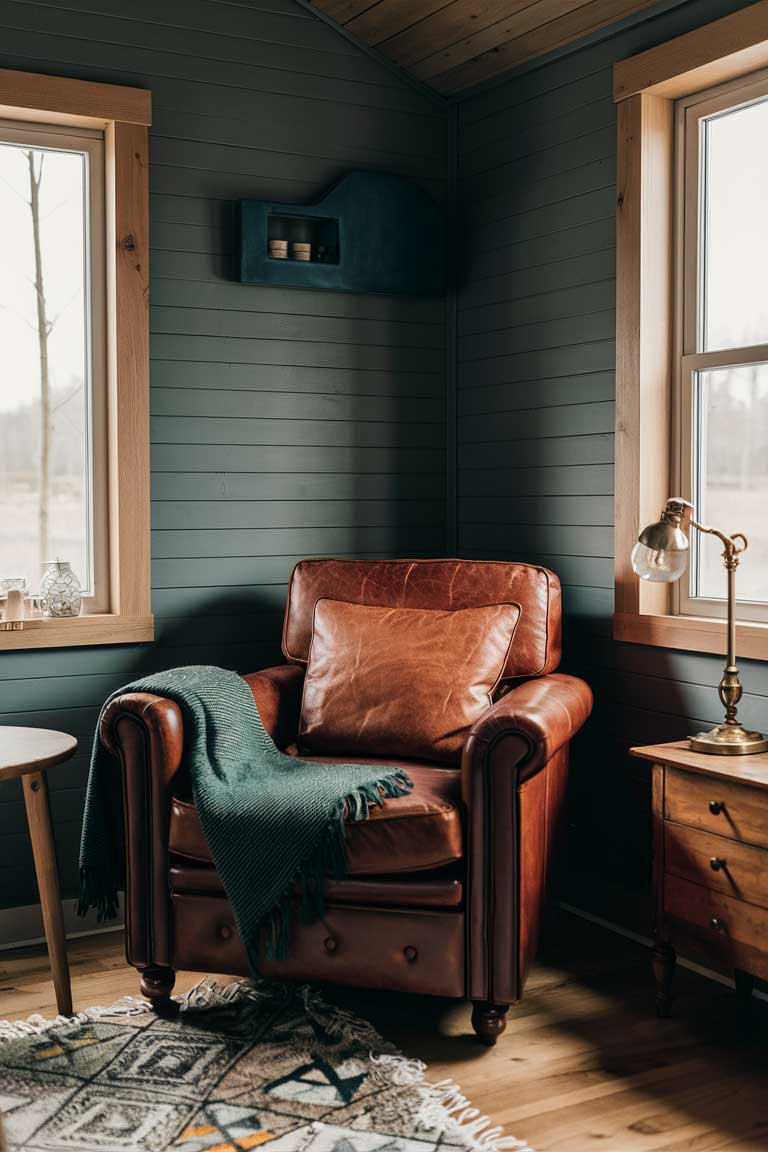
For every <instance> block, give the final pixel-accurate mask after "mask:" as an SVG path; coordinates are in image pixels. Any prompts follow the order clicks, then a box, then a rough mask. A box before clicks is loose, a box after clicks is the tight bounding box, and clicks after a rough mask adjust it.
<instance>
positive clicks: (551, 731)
mask: <svg viewBox="0 0 768 1152" xmlns="http://www.w3.org/2000/svg"><path fill="white" fill-rule="evenodd" d="M591 709H592V693H591V691H590V689H589V687H588V686H587V685H586V684H584V683H583V681H581V680H577V679H576V678H575V677H573V676H564V675H562V674H560V673H553V674H552V675H551V676H542V677H541V679H539V680H528V681H526V683H524V684H520V685H519V686H518V687H517V688H513V689H512V690H511V691H509V692H507V694H506V695H505V696H502V697H501V699H500V700H498V701H497V702H496V703H495V704H494V705H493V706H492V707H491V708H489V709H488V711H487V712H486V713H485V715H484V716H482V717H481V718H480V720H478V721H477V723H476V724H475V725H474V726H473V728H472V730H471V732H470V734H469V737H468V739H467V742H466V744H465V746H464V754H463V757H462V773H461V783H462V795H463V798H464V803H465V805H466V809H467V837H468V845H467V881H468V883H467V906H468V908H467V915H468V924H469V929H468V953H469V968H470V970H469V981H468V986H469V993H470V997H471V999H472V1000H488V1001H491V1002H494V1003H498V1004H514V1003H515V1002H516V1001H517V1000H518V999H519V998H520V996H521V994H522V989H523V984H524V981H525V974H526V972H527V970H528V967H529V965H530V962H531V959H532V957H533V956H534V954H535V951H536V942H537V939H538V933H539V925H540V920H541V914H542V909H543V904H544V898H545V894H546V893H547V891H548V890H549V889H550V887H551V878H552V876H553V868H554V863H555V860H556V855H557V852H558V850H559V846H560V843H561V841H562V840H563V839H564V834H563V833H564V819H565V800H566V787H567V773H568V749H567V744H568V741H569V740H570V739H571V737H572V736H573V735H574V734H575V733H576V732H577V731H578V729H579V728H580V727H581V725H582V724H583V723H584V721H585V720H586V719H587V717H588V716H589V713H590V711H591Z"/></svg>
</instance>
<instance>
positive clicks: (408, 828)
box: [169, 756, 463, 876]
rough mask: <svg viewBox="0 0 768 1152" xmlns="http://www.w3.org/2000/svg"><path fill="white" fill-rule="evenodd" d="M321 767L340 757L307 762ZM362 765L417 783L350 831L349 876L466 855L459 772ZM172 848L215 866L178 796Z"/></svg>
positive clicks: (412, 868)
mask: <svg viewBox="0 0 768 1152" xmlns="http://www.w3.org/2000/svg"><path fill="white" fill-rule="evenodd" d="M306 759H307V760H316V761H317V762H318V763H339V762H340V761H341V760H342V757H338V756H307V757H306ZM355 760H356V762H358V763H361V764H376V765H382V766H383V765H385V764H387V765H395V766H396V767H403V768H405V769H406V771H407V772H408V774H409V775H410V777H411V779H412V780H413V791H412V792H410V793H408V795H407V796H398V797H397V799H394V800H387V801H386V802H385V804H384V807H383V808H373V809H372V810H371V814H370V817H369V819H368V820H354V821H350V822H349V823H348V825H347V869H348V872H349V875H351V876H360V875H369V876H386V875H388V874H390V873H393V872H421V871H425V870H428V869H434V868H442V867H443V866H444V865H446V864H450V863H452V862H453V861H455V860H460V859H461V856H462V851H463V836H462V817H461V808H460V795H461V783H460V780H461V778H460V773H459V771H458V770H454V769H450V768H435V767H430V766H428V765H421V764H412V763H409V762H407V761H402V760H400V761H398V760H391V759H387V760H384V759H381V758H379V757H373V756H360V757H355ZM169 848H170V851H171V852H172V853H173V854H174V855H176V856H182V857H184V858H185V859H188V860H198V861H200V862H202V863H207V864H211V863H212V862H213V861H212V859H211V853H210V851H209V848H208V845H207V843H206V840H205V837H204V835H203V829H202V827H201V825H200V820H199V818H198V815H197V809H196V808H195V805H194V803H193V801H192V800H191V799H189V798H187V797H182V796H174V798H173V800H172V802H171V825H170V833H169Z"/></svg>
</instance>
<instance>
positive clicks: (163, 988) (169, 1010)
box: [141, 966, 179, 1016]
mask: <svg viewBox="0 0 768 1152" xmlns="http://www.w3.org/2000/svg"><path fill="white" fill-rule="evenodd" d="M175 983H176V973H175V972H174V970H173V968H161V967H159V966H158V967H156V968H143V969H142V971H141V994H142V996H145V997H146V999H147V1000H149V1002H150V1004H151V1005H152V1008H153V1010H154V1011H155V1012H157V1014H158V1016H173V1015H175V1014H176V1012H178V1010H179V1006H178V1004H177V1003H176V1001H175V1000H174V999H173V997H172V996H171V993H172V992H173V986H174V984H175Z"/></svg>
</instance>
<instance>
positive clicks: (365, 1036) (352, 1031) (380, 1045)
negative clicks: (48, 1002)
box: [0, 976, 534, 1152]
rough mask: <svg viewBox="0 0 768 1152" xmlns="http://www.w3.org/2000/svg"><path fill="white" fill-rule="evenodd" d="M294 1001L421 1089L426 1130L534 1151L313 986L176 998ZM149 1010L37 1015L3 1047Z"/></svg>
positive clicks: (492, 1148) (399, 1081) (197, 1002)
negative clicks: (55, 1030) (432, 1081)
mask: <svg viewBox="0 0 768 1152" xmlns="http://www.w3.org/2000/svg"><path fill="white" fill-rule="evenodd" d="M291 998H297V999H298V1000H299V1001H300V1002H301V1004H302V1006H303V1007H304V1008H305V1010H306V1011H307V1013H308V1014H309V1015H311V1016H314V1017H315V1019H317V1020H318V1021H319V1022H320V1023H322V1025H323V1027H324V1028H325V1029H326V1030H327V1031H328V1032H329V1033H330V1034H331V1035H334V1036H338V1038H339V1039H340V1040H341V1041H342V1042H344V1043H353V1042H355V1043H359V1044H364V1045H366V1046H370V1049H371V1050H370V1051H369V1054H368V1058H369V1060H370V1061H371V1063H372V1064H374V1065H376V1066H377V1067H378V1068H380V1069H382V1071H383V1072H384V1073H385V1074H386V1076H387V1078H388V1079H389V1080H390V1081H391V1082H392V1083H393V1084H396V1085H398V1086H402V1087H412V1088H416V1089H417V1090H418V1091H419V1092H420V1093H421V1095H422V1100H423V1103H422V1107H421V1109H420V1111H419V1115H418V1123H419V1124H420V1125H421V1126H423V1127H424V1128H426V1129H427V1130H431V1129H443V1128H447V1129H448V1131H449V1132H452V1133H453V1134H455V1135H456V1136H458V1137H460V1138H461V1140H462V1142H463V1143H465V1144H466V1143H468V1145H469V1149H470V1150H471V1152H534V1150H533V1149H532V1148H531V1147H530V1145H529V1144H527V1143H526V1142H525V1141H524V1140H517V1139H516V1138H515V1137H514V1136H505V1135H504V1131H503V1129H502V1128H501V1127H500V1126H499V1125H494V1123H493V1121H492V1120H491V1118H490V1117H489V1116H484V1115H483V1114H482V1113H481V1112H479V1111H478V1109H477V1108H473V1107H472V1105H471V1104H470V1102H469V1100H468V1099H467V1097H466V1096H464V1094H463V1092H462V1090H461V1088H460V1087H459V1085H458V1084H455V1083H454V1082H453V1081H452V1080H440V1081H439V1082H438V1083H436V1084H430V1083H429V1081H428V1080H427V1079H426V1074H427V1066H426V1064H424V1063H423V1062H422V1061H421V1060H413V1059H410V1058H409V1057H407V1056H404V1055H403V1054H402V1053H401V1052H399V1051H398V1050H397V1048H396V1047H395V1046H394V1044H391V1043H390V1042H389V1041H387V1040H385V1039H384V1038H383V1037H382V1036H381V1035H380V1034H379V1032H378V1031H377V1030H376V1029H375V1028H374V1027H373V1025H372V1024H369V1023H368V1021H367V1020H361V1019H360V1018H359V1017H358V1016H355V1015H354V1013H352V1012H350V1011H349V1010H348V1009H346V1008H339V1007H337V1006H336V1005H335V1004H330V1003H329V1002H328V1001H327V1000H325V999H324V997H323V996H322V995H321V993H319V992H318V991H317V990H316V989H315V988H313V987H311V986H310V985H301V986H296V985H292V984H281V983H278V982H267V981H264V982H262V983H255V982H253V981H250V980H233V981H231V982H230V983H228V984H219V983H218V982H217V981H216V980H213V979H211V978H210V977H207V976H206V977H203V979H202V980H199V981H198V983H197V984H195V985H194V987H193V988H190V990H189V991H188V992H184V993H182V994H181V995H178V996H175V997H174V1000H175V1001H176V1002H177V1003H178V1005H179V1007H180V1009H181V1011H182V1012H195V1011H208V1010H210V1009H211V1008H216V1007H223V1006H231V1005H233V1004H237V1003H238V1001H241V1000H250V1001H262V1002H263V1001H264V1000H284V1001H286V1002H287V1001H289V1000H290V999H291ZM147 1011H151V1005H150V1004H149V1002H148V1001H147V1000H139V999H138V998H136V997H135V996H123V997H122V998H121V999H120V1000H117V1001H116V1002H115V1003H114V1004H112V1005H110V1006H109V1007H95V1008H88V1009H86V1010H85V1011H84V1012H78V1013H76V1014H75V1015H74V1016H56V1017H54V1018H53V1019H47V1020H46V1019H45V1018H44V1017H43V1016H39V1015H34V1016H30V1017H29V1018H28V1019H27V1020H14V1021H12V1020H0V1043H2V1042H3V1041H9V1040H17V1039H20V1038H23V1037H28V1036H33V1035H38V1034H40V1033H42V1032H45V1031H47V1030H48V1029H50V1028H52V1027H60V1026H63V1025H67V1024H87V1023H89V1022H90V1021H92V1020H98V1019H99V1018H101V1017H104V1016H137V1015H140V1014H141V1013H143V1012H147Z"/></svg>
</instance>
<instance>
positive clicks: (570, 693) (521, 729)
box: [462, 672, 592, 782]
mask: <svg viewBox="0 0 768 1152" xmlns="http://www.w3.org/2000/svg"><path fill="white" fill-rule="evenodd" d="M591 711H592V690H591V688H590V687H589V685H588V684H585V683H584V681H583V680H579V679H577V678H576V677H575V676H566V675H564V674H563V673H561V672H555V673H553V674H552V675H550V676H542V677H541V679H539V680H527V681H526V682H525V683H524V684H520V685H519V686H518V687H517V688H513V689H512V690H511V691H510V692H507V694H506V695H505V696H502V697H501V699H500V700H497V701H496V703H495V704H494V705H493V706H492V707H491V708H489V709H488V711H487V712H486V713H485V714H484V715H483V716H481V718H480V719H479V720H478V721H477V723H476V724H475V725H474V726H473V728H472V730H471V731H470V734H469V736H468V738H467V743H466V744H465V746H464V754H463V756H462V771H463V774H464V775H465V776H466V774H467V773H472V772H473V770H474V766H476V765H478V764H480V763H481V762H482V761H483V760H484V759H485V757H486V756H487V755H488V753H489V751H490V749H491V748H492V747H493V746H494V745H496V744H497V743H498V742H499V741H500V740H502V739H503V740H504V742H505V745H504V751H505V755H506V756H508V757H509V759H510V761H511V762H512V763H513V764H515V765H516V766H518V767H519V770H520V781H521V782H522V781H523V780H527V779H528V778H529V777H531V776H533V775H535V773H536V772H539V771H540V770H541V769H542V768H543V767H544V765H545V764H546V763H547V762H548V761H549V760H550V759H551V758H552V756H554V755H555V753H556V752H558V751H559V750H560V749H561V748H562V747H563V745H564V744H567V743H568V741H569V740H570V739H571V738H572V737H573V736H574V735H575V734H576V733H577V732H578V730H579V729H580V728H581V727H582V725H583V724H584V723H585V721H586V720H587V719H588V717H589V714H590V712H591Z"/></svg>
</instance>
